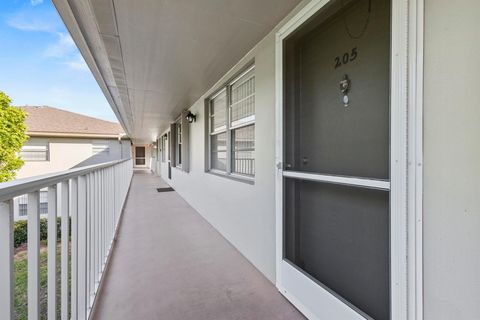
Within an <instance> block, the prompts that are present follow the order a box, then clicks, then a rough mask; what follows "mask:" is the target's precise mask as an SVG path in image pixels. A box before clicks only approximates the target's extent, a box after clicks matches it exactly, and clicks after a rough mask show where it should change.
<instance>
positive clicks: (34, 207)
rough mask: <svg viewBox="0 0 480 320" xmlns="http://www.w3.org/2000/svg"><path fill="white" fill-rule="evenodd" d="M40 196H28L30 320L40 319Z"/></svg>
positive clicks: (31, 194) (35, 193) (36, 194)
mask: <svg viewBox="0 0 480 320" xmlns="http://www.w3.org/2000/svg"><path fill="white" fill-rule="evenodd" d="M39 207H40V195H39V192H38V191H35V192H32V193H29V194H28V207H27V208H28V209H27V212H28V222H27V226H28V232H27V234H28V236H27V238H28V320H38V319H39V317H40V309H39V295H40V278H39V274H40V213H39Z"/></svg>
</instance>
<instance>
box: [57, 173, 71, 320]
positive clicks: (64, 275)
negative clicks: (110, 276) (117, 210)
mask: <svg viewBox="0 0 480 320" xmlns="http://www.w3.org/2000/svg"><path fill="white" fill-rule="evenodd" d="M57 201H58V206H57V207H58V211H59V212H60V216H61V217H62V221H61V222H62V223H61V230H62V232H61V234H62V239H61V248H62V256H61V316H62V320H67V319H68V262H69V261H68V242H69V239H68V238H69V236H68V234H69V221H68V220H69V219H68V218H69V212H68V183H67V181H64V182H60V183H58V184H57Z"/></svg>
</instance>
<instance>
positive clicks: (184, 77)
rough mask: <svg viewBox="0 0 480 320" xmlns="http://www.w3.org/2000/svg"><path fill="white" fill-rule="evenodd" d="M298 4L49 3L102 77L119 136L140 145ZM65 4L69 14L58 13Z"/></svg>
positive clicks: (261, 0) (230, 0) (233, 0)
mask: <svg viewBox="0 0 480 320" xmlns="http://www.w3.org/2000/svg"><path fill="white" fill-rule="evenodd" d="M299 2H300V0H136V1H132V0H90V1H89V0H77V1H71V0H54V3H55V5H56V7H57V9H58V10H59V12H60V14H61V15H62V18H63V19H64V21H65V23H66V24H67V27H69V30H70V31H71V33H72V36H73V38H74V40H75V41H76V43H77V45H79V47H80V50H81V52H82V54H83V55H84V56H85V57H86V61H87V63H88V64H89V66H90V68H91V69H92V71H94V74H95V70H98V71H99V72H98V74H97V75H96V76H97V80H99V79H98V76H99V75H100V76H101V78H102V81H104V83H105V86H104V87H102V89H103V90H104V92H105V93H106V95H108V94H110V95H111V97H110V99H109V101H110V103H111V104H112V107H113V109H114V111H116V113H117V116H119V117H120V118H121V119H120V121H121V122H122V124H123V125H124V127H126V128H125V129H126V130H127V132H128V133H129V135H130V136H131V137H132V138H133V139H135V140H137V141H145V142H150V141H153V140H154V139H155V138H156V137H157V136H158V135H159V134H160V133H161V131H162V130H164V129H166V128H167V126H168V124H169V123H170V122H171V121H173V120H174V119H175V117H176V116H178V115H179V113H180V111H181V110H183V109H185V108H188V107H189V106H191V105H192V104H193V103H194V102H195V101H196V100H197V99H198V98H199V97H200V96H201V95H202V94H203V93H205V91H207V90H208V89H209V88H210V87H211V86H213V85H214V84H215V82H217V81H218V80H219V79H220V77H221V76H222V75H223V74H224V73H225V72H226V71H228V70H229V69H230V68H231V67H233V66H234V65H235V63H236V62H238V61H239V60H240V58H241V57H243V56H244V55H245V54H246V53H247V52H248V51H249V50H250V49H251V48H252V47H253V46H254V45H255V44H256V43H257V42H258V41H260V40H261V39H262V38H263V37H264V36H265V35H266V34H268V32H270V31H271V30H272V29H273V27H274V26H275V25H276V24H277V23H278V22H279V21H280V20H281V19H282V18H283V17H285V16H286V14H287V13H288V12H290V11H291V10H292V9H293V8H294V7H295V6H296V5H297V4H298V3H299ZM65 4H68V6H69V8H70V10H71V12H66V11H65V10H64V9H63V6H64V5H65ZM72 13H73V16H74V18H73V19H69V17H68V14H70V15H71V14H72ZM74 24H75V25H77V26H79V27H75V26H74ZM95 33H96V34H95ZM79 37H82V38H83V39H81V40H82V41H80V40H79ZM82 43H85V44H86V46H87V47H88V50H85V48H82ZM87 51H88V52H89V54H90V55H91V56H93V59H88V55H87V54H86V52H87ZM99 83H100V81H99ZM106 89H107V90H106ZM106 91H108V92H106ZM107 98H108V97H107ZM115 109H117V110H115Z"/></svg>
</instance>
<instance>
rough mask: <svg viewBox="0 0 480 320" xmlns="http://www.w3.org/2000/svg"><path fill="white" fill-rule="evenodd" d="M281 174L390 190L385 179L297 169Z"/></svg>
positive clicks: (289, 176) (288, 176)
mask: <svg viewBox="0 0 480 320" xmlns="http://www.w3.org/2000/svg"><path fill="white" fill-rule="evenodd" d="M283 176H284V177H287V178H297V179H302V180H309V181H319V182H330V183H335V184H343V185H347V186H356V187H366V188H372V189H380V190H386V191H388V190H390V182H389V181H386V180H375V179H365V178H354V177H344V176H334V175H327V174H318V173H308V172H298V171H283Z"/></svg>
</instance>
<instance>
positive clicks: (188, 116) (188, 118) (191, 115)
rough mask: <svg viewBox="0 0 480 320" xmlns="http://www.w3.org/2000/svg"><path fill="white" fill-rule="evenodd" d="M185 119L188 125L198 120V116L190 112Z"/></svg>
mask: <svg viewBox="0 0 480 320" xmlns="http://www.w3.org/2000/svg"><path fill="white" fill-rule="evenodd" d="M185 119H187V121H188V123H192V122H195V121H196V120H197V116H196V115H194V114H193V113H192V112H191V111H188V114H187V115H186V116H185Z"/></svg>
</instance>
